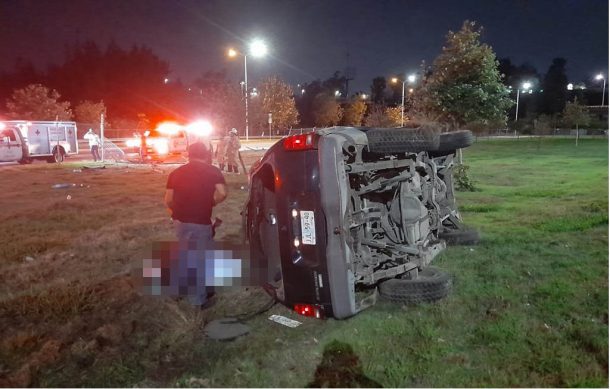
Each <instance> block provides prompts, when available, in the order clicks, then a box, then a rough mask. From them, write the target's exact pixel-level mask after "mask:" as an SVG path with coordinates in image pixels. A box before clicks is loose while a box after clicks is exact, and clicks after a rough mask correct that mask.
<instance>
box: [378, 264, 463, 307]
mask: <svg viewBox="0 0 610 389" xmlns="http://www.w3.org/2000/svg"><path fill="white" fill-rule="evenodd" d="M452 286H453V280H452V278H451V276H450V275H449V274H448V273H445V272H444V271H442V270H440V269H438V268H436V267H433V266H428V267H426V268H425V269H423V270H422V271H420V272H419V274H418V275H417V278H415V279H412V280H407V279H400V278H392V279H389V280H387V281H383V282H381V283H380V284H379V294H380V295H381V297H383V298H384V299H385V300H388V301H392V302H397V303H403V304H420V303H427V302H432V301H437V300H440V299H442V298H443V297H445V296H447V295H448V294H449V292H451V288H452Z"/></svg>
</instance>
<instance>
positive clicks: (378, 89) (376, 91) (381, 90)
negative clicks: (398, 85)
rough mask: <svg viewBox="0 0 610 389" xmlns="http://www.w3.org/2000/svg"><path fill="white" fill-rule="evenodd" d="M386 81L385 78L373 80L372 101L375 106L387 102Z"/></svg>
mask: <svg viewBox="0 0 610 389" xmlns="http://www.w3.org/2000/svg"><path fill="white" fill-rule="evenodd" d="M385 88H386V79H385V78H384V77H375V78H373V84H372V85H371V100H372V101H373V102H374V103H375V104H383V103H384V101H385Z"/></svg>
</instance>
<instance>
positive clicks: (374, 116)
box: [364, 104, 400, 128]
mask: <svg viewBox="0 0 610 389" xmlns="http://www.w3.org/2000/svg"><path fill="white" fill-rule="evenodd" d="M364 124H365V125H366V126H367V127H376V128H392V127H399V126H400V107H388V108H384V107H383V105H381V104H376V105H374V106H373V107H372V108H371V109H370V110H369V114H368V115H367V116H366V119H365V120H364Z"/></svg>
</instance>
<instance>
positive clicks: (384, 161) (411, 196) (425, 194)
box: [243, 127, 478, 318]
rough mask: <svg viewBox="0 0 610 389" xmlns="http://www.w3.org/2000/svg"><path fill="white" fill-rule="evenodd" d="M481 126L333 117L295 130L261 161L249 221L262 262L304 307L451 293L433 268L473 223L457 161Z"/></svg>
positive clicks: (313, 310) (340, 311) (323, 308)
mask: <svg viewBox="0 0 610 389" xmlns="http://www.w3.org/2000/svg"><path fill="white" fill-rule="evenodd" d="M473 140H474V138H473V136H472V133H471V132H470V131H457V132H451V133H445V134H440V132H439V131H436V130H435V129H433V128H416V129H412V128H399V129H381V128H354V127H332V128H326V129H321V130H315V131H312V132H309V133H304V134H298V135H292V136H288V137H286V138H284V139H282V140H280V141H279V142H277V143H276V144H275V145H274V146H272V147H271V148H270V149H269V150H268V151H267V152H266V153H265V155H264V156H263V157H262V158H261V160H260V161H259V162H257V163H256V164H255V165H254V166H253V167H252V169H251V171H250V184H251V185H250V192H249V197H248V200H247V203H246V205H245V208H244V212H243V216H244V228H245V232H246V239H247V240H248V241H249V243H250V254H251V259H252V261H253V262H254V266H255V267H259V268H265V269H268V270H267V274H266V275H264V276H265V277H266V280H267V282H268V286H271V289H272V290H274V293H275V295H276V297H277V299H278V300H280V301H281V302H283V303H284V304H286V305H287V306H289V307H291V308H293V309H294V310H295V311H297V312H298V313H300V314H303V315H306V316H313V317H324V316H333V317H335V318H345V317H349V316H352V315H354V314H356V313H357V312H359V311H361V310H363V309H365V308H366V307H369V306H371V305H372V304H374V303H375V301H376V299H377V296H378V294H380V295H381V296H382V297H384V298H386V299H388V300H391V301H397V302H405V303H417V302H422V301H433V300H437V299H439V298H442V297H444V296H446V295H447V294H448V293H449V290H450V288H451V278H450V277H449V275H448V274H446V273H444V272H442V271H440V270H439V269H436V268H433V267H430V266H429V264H430V263H431V262H432V260H433V259H434V258H435V257H436V256H437V255H438V254H439V253H440V252H441V251H442V250H443V249H444V248H445V246H446V244H447V242H446V241H450V243H467V242H469V241H470V242H474V241H476V240H477V239H478V234H476V232H475V233H474V234H473V231H469V230H466V229H465V228H464V226H463V225H462V222H461V219H460V215H459V212H458V209H457V206H456V202H455V197H454V189H453V177H452V168H453V165H454V159H453V158H454V155H455V152H456V149H460V148H463V147H467V146H469V145H470V144H472V142H473Z"/></svg>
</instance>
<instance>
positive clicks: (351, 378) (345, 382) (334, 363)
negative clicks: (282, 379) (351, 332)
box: [307, 340, 382, 388]
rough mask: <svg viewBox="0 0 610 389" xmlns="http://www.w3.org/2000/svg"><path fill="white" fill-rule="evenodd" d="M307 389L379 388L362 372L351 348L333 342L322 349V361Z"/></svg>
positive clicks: (376, 383)
mask: <svg viewBox="0 0 610 389" xmlns="http://www.w3.org/2000/svg"><path fill="white" fill-rule="evenodd" d="M307 387H309V388H381V387H382V386H381V384H380V383H378V382H377V381H375V380H372V379H370V378H369V377H367V376H366V375H364V372H363V370H362V364H361V363H360V358H359V357H358V355H357V354H356V353H354V350H353V349H352V346H350V345H349V344H347V343H343V342H339V341H337V340H333V341H332V342H330V343H329V344H327V345H326V347H324V353H323V354H322V361H321V362H320V364H319V365H318V368H317V369H316V372H315V375H314V379H313V381H312V382H311V383H309V385H307Z"/></svg>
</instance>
